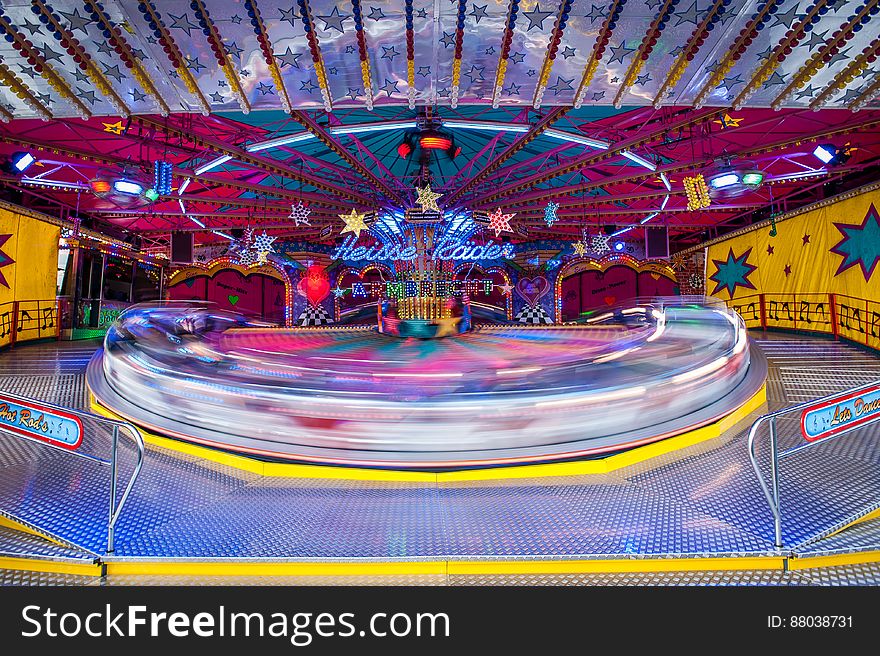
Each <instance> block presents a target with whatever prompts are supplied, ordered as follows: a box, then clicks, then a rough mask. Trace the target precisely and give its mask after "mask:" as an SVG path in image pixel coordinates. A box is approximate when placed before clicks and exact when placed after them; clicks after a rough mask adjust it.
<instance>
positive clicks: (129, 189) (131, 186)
mask: <svg viewBox="0 0 880 656" xmlns="http://www.w3.org/2000/svg"><path fill="white" fill-rule="evenodd" d="M113 188H114V189H115V190H116V191H118V192H119V193H120V194H128V195H129V196H140V195H141V192H143V190H144V188H143V187H142V186H141V185H139V184H138V183H137V182H132V181H130V180H115V181H114V182H113Z"/></svg>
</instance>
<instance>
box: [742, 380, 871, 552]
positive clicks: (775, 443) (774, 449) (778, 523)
mask: <svg viewBox="0 0 880 656" xmlns="http://www.w3.org/2000/svg"><path fill="white" fill-rule="evenodd" d="M878 384H880V383H878V382H872V383H868V384H866V385H860V386H859V387H853V388H851V389H848V390H842V391H840V392H835V393H833V394H829V395H828V396H823V397H822V398H819V399H814V400H812V401H807V402H805V403H799V404H797V405H793V406H790V407H788V408H783V409H781V410H776V411H775V412H770V413H768V414H766V415H761V416H760V417H758V418H757V419H756V420H755V421H754V423H753V424H752V426H751V428H750V429H749V439H748V449H749V459H750V460H751V462H752V468H753V469H754V470H755V475H756V476H757V477H758V483H760V484H761V491H762V492H763V493H764V497H766V499H767V503H768V504H769V506H770V511H771V512H772V513H773V536H774V546H775V547H776V548H777V549H782V548H783V544H782V511H781V509H780V496H779V462H780V461H781V460H782V459H783V458H787V457H789V456H792V455H794V454H796V453H799V452H800V451H803V450H805V449H809V448H810V447H813V446H816V445H817V444H825V443H827V442H830V441H832V440H836V439H838V438H840V437H842V436H844V435H846V434H847V433H850V432H852V431H854V430H857V429H859V428H863V427H864V424H860V425H854V426H851V427H849V428H845V429H843V430H841V431H840V432H839V433H837V434H835V435H830V436H828V437H825V438H822V439H820V440H816V441H813V442H808V441H807V440H805V439H803V438H802V439H801V443H800V444H797V445H796V446H793V447H791V448H789V449H786V450H784V451H781V452H780V451H779V435H778V431H777V425H776V419H777V418H778V417H781V416H783V415H786V414H791V413H796V412H802V411H804V410H806V409H807V408H812V407H814V406H816V405H817V404H821V403H824V402H826V401H831V400H833V399H838V398H840V397H841V396H843V395H848V394H857V393H858V392H860V391H862V390H865V389H868V388H871V387H876V386H877V385H878ZM768 422H769V424H770V428H769V435H770V483H769V485H768V483H767V480H766V479H765V478H764V475H763V473H762V472H761V467H760V466H759V465H758V457H757V454H756V451H755V445H756V443H757V436H758V428H760V426H761V425H762V424H764V423H768Z"/></svg>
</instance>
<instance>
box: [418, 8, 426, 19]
mask: <svg viewBox="0 0 880 656" xmlns="http://www.w3.org/2000/svg"><path fill="white" fill-rule="evenodd" d="M416 16H418V17H419V18H427V17H428V10H427V9H419V10H418V11H417V12H416Z"/></svg>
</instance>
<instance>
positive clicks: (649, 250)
mask: <svg viewBox="0 0 880 656" xmlns="http://www.w3.org/2000/svg"><path fill="white" fill-rule="evenodd" d="M645 257H646V258H647V259H649V260H650V259H666V258H668V257H669V231H668V230H667V229H666V226H662V227H648V228H645Z"/></svg>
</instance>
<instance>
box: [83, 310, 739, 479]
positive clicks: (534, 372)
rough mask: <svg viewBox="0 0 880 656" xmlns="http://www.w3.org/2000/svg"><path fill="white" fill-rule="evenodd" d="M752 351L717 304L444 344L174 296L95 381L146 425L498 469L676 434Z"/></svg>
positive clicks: (338, 455) (195, 437) (258, 445)
mask: <svg viewBox="0 0 880 656" xmlns="http://www.w3.org/2000/svg"><path fill="white" fill-rule="evenodd" d="M747 345H748V337H747V333H746V330H745V328H744V326H743V324H742V319H741V318H740V317H739V315H737V314H735V313H732V312H730V311H728V310H727V309H726V308H725V307H724V306H723V304H721V303H719V302H717V301H713V300H711V299H699V302H695V300H694V299H683V298H669V299H650V300H644V301H638V302H634V301H631V302H630V303H629V304H627V305H625V306H623V305H622V306H620V307H613V308H609V309H608V310H605V311H603V314H601V315H598V316H596V317H593V318H587V319H585V320H584V321H582V322H579V323H577V324H570V325H560V326H549V327H520V326H516V325H491V326H478V327H477V328H475V329H474V330H473V331H471V332H469V333H465V334H462V335H458V336H456V337H454V338H447V339H443V340H430V339H428V340H419V339H412V338H411V339H401V338H397V337H394V336H388V335H382V334H378V333H377V332H376V330H375V329H370V328H368V327H364V328H363V329H355V330H352V329H351V327H346V328H345V329H341V328H332V327H330V328H304V329H289V328H275V327H268V326H266V325H258V324H256V323H254V322H250V321H248V320H247V319H245V318H244V317H243V316H241V315H238V314H235V313H229V312H221V311H218V310H216V309H214V308H212V307H210V306H208V305H205V304H193V303H186V302H174V303H166V304H162V305H141V306H135V307H133V308H131V309H129V310H128V311H126V312H125V313H123V315H122V316H121V317H120V318H119V320H118V321H117V323H116V324H114V325H113V327H112V328H111V329H110V331H109V332H108V333H107V337H106V341H105V346H104V350H103V352H99V353H98V354H97V355H96V357H95V359H94V360H93V362H92V363H91V365H90V367H89V386H90V388H91V390H92V392H93V394H95V396H96V398H97V399H98V401H99V402H100V403H102V404H103V405H105V406H106V407H108V408H110V409H111V410H113V411H115V412H117V413H118V414H120V415H122V416H124V417H127V418H129V419H131V420H132V421H134V422H135V423H139V424H141V425H143V426H145V427H148V428H151V429H153V430H156V431H158V432H161V433H164V434H167V435H171V436H175V437H180V438H182V439H190V440H192V441H195V442H199V443H203V444H209V445H212V446H221V447H223V448H228V449H232V450H240V451H245V452H249V453H257V454H260V455H262V456H269V457H276V458H283V459H290V460H301V461H307V462H325V463H332V464H351V465H367V466H393V467H445V466H460V465H463V464H465V463H466V464H467V465H473V464H478V465H480V464H498V463H506V462H523V461H541V460H549V459H558V458H561V457H571V455H572V454H578V455H580V454H589V453H594V452H595V453H598V452H604V451H611V450H620V449H622V448H627V447H628V446H630V445H632V444H636V443H645V442H646V440H647V441H650V439H651V436H652V435H654V436H661V435H668V434H671V433H674V432H675V431H676V430H679V429H680V428H681V427H682V426H685V427H686V426H687V425H688V421H690V420H689V418H690V417H692V416H696V415H697V414H699V413H700V412H703V413H704V415H705V412H706V409H707V408H714V407H715V405H713V404H717V403H718V402H719V399H724V398H725V397H726V396H727V395H731V394H732V393H733V391H734V390H736V389H737V386H739V385H740V383H741V382H742V381H743V380H744V378H745V377H746V375H747V372H748V370H749V366H750V350H749V349H748V348H747ZM322 362H326V363H327V366H323V365H322V364H321V363H322ZM703 419H705V417H703ZM691 424H693V425H696V423H695V421H694V422H691ZM655 439H656V438H655Z"/></svg>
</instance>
